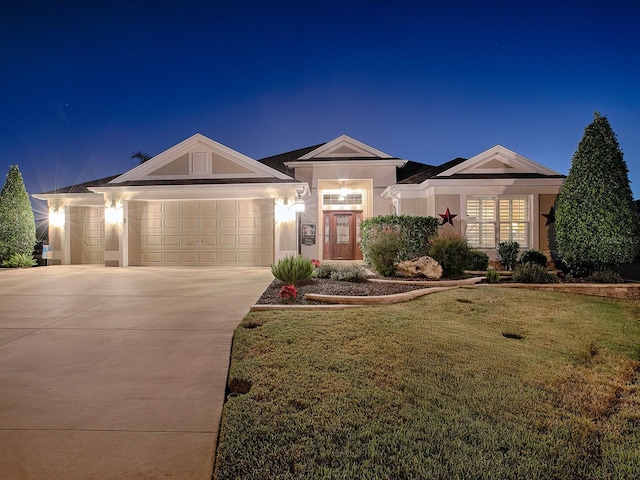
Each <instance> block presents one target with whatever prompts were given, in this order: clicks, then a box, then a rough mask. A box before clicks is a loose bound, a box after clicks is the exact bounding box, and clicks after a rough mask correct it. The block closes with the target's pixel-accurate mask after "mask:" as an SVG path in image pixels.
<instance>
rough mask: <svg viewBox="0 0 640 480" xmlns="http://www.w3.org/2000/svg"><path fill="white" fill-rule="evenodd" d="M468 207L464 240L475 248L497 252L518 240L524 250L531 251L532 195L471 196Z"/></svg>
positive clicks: (468, 199) (468, 197)
mask: <svg viewBox="0 0 640 480" xmlns="http://www.w3.org/2000/svg"><path fill="white" fill-rule="evenodd" d="M471 202H474V203H475V205H473V204H472V203H471ZM465 206H466V216H467V218H466V224H467V225H466V232H465V237H466V238H467V241H468V242H469V245H471V246H472V247H473V248H480V249H494V248H496V246H497V245H498V243H500V242H504V241H516V242H518V244H519V245H520V247H521V248H530V247H529V245H530V239H531V199H530V198H529V196H527V195H468V196H467V197H466V199H465Z"/></svg>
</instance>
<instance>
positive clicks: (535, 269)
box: [512, 262, 560, 283]
mask: <svg viewBox="0 0 640 480" xmlns="http://www.w3.org/2000/svg"><path fill="white" fill-rule="evenodd" d="M512 278H513V281H514V282H517V283H558V282H559V281H560V279H559V278H558V276H557V275H556V274H555V273H552V272H550V271H549V270H547V267H546V266H545V267H543V266H542V265H538V264H537V263H533V262H527V263H522V264H520V265H518V266H517V267H516V269H515V271H514V272H513V276H512Z"/></svg>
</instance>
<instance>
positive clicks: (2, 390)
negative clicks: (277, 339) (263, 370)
mask: <svg viewBox="0 0 640 480" xmlns="http://www.w3.org/2000/svg"><path fill="white" fill-rule="evenodd" d="M272 278H273V277H272V276H271V273H270V271H269V269H267V268H260V269H256V268H234V269H227V268H180V267H175V268H163V267H156V268H142V267H130V268H105V267H101V266H96V267H93V266H50V267H38V268H32V269H25V270H14V269H11V270H9V269H0V477H1V478H2V479H44V478H46V479H48V480H53V479H65V480H68V479H72V478H73V479H76V478H77V479H93V480H99V479H129V478H130V479H155V478H163V479H166V478H176V479H178V478H179V479H202V480H205V479H209V478H210V475H211V470H212V463H213V454H214V449H215V442H216V438H217V434H218V427H219V422H220V415H221V412H222V404H223V400H224V390H225V381H226V376H227V368H228V363H229V352H230V346H231V339H232V335H233V331H234V329H235V327H236V326H237V324H238V322H239V321H240V320H241V319H242V318H243V316H244V315H245V314H246V313H247V311H248V309H249V307H250V306H251V305H252V304H253V303H255V301H256V300H257V298H259V296H260V294H261V293H262V292H263V291H264V289H265V288H266V287H267V285H268V284H269V283H270V282H271V280H272Z"/></svg>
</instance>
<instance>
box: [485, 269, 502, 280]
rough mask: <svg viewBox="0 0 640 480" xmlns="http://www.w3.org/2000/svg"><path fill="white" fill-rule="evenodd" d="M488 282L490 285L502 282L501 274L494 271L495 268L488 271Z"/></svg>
mask: <svg viewBox="0 0 640 480" xmlns="http://www.w3.org/2000/svg"><path fill="white" fill-rule="evenodd" d="M486 278H487V282H489V283H499V282H500V272H499V271H497V270H494V269H493V268H492V269H490V270H487V276H486Z"/></svg>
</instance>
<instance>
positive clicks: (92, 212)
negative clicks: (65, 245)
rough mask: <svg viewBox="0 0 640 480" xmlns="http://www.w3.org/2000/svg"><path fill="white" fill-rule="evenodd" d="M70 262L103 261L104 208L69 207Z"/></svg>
mask: <svg viewBox="0 0 640 480" xmlns="http://www.w3.org/2000/svg"><path fill="white" fill-rule="evenodd" d="M69 214H70V216H71V218H70V223H71V258H70V260H71V263H72V264H74V265H82V264H86V263H104V208H103V207H71V208H70V212H69Z"/></svg>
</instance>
